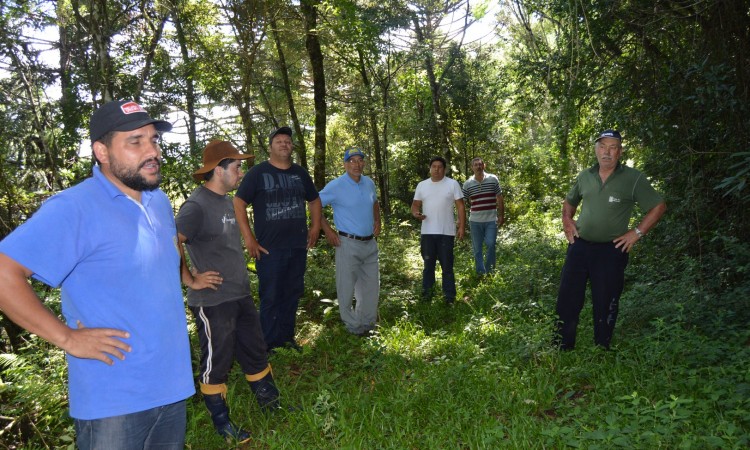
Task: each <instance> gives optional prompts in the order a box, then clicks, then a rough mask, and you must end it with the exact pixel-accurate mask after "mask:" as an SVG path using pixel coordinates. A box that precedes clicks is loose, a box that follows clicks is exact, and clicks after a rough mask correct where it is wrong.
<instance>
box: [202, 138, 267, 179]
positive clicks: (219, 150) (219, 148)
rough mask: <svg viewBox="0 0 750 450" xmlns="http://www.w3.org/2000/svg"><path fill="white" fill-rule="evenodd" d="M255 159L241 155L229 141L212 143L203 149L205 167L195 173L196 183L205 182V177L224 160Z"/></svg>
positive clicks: (244, 154) (251, 156)
mask: <svg viewBox="0 0 750 450" xmlns="http://www.w3.org/2000/svg"><path fill="white" fill-rule="evenodd" d="M227 158H230V159H255V155H248V154H246V153H240V152H239V151H238V150H237V149H236V148H234V145H232V144H231V143H230V142H227V141H211V142H209V143H208V145H207V146H206V148H204V149H203V167H201V168H200V169H198V170H196V171H195V172H194V173H193V178H194V179H195V181H198V182H200V181H203V176H204V175H205V174H206V173H208V172H210V171H211V170H213V169H214V168H215V167H216V166H218V165H219V163H220V162H221V161H222V160H224V159H227Z"/></svg>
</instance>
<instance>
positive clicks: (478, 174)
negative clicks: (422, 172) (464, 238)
mask: <svg viewBox="0 0 750 450" xmlns="http://www.w3.org/2000/svg"><path fill="white" fill-rule="evenodd" d="M471 170H472V171H473V172H474V176H472V177H471V178H469V179H468V180H466V182H465V183H464V186H463V192H464V199H466V201H468V202H469V204H470V206H471V210H470V213H469V229H470V230H471V244H472V245H471V246H472V249H473V251H474V265H475V268H476V271H477V273H478V274H480V275H483V274H486V273H489V272H491V271H492V269H494V268H495V241H496V239H497V229H498V227H500V226H501V225H502V224H503V223H504V222H505V205H504V203H503V191H502V189H500V182H499V181H498V179H497V177H496V176H495V175H492V174H491V173H487V172H485V171H484V161H482V158H474V159H472V160H471ZM485 246H486V247H487V255H486V256H483V254H482V253H483V247H485Z"/></svg>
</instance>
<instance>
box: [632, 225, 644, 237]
mask: <svg viewBox="0 0 750 450" xmlns="http://www.w3.org/2000/svg"><path fill="white" fill-rule="evenodd" d="M633 231H635V234H637V235H638V237H639V238H642V237H643V231H641V230H639V229H638V227H635V228H633Z"/></svg>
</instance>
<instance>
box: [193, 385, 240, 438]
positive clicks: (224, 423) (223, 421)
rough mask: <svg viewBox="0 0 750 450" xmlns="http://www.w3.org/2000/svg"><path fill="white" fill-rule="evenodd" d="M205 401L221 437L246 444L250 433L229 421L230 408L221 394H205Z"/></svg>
mask: <svg viewBox="0 0 750 450" xmlns="http://www.w3.org/2000/svg"><path fill="white" fill-rule="evenodd" d="M203 401H204V402H206V408H208V412H209V413H211V420H212V421H213V422H214V427H215V428H216V432H217V433H219V435H221V436H223V437H224V439H226V440H227V441H232V440H236V441H239V442H245V441H247V440H249V439H250V433H248V432H247V431H245V430H243V429H242V428H240V427H238V426H237V425H235V424H233V423H232V421H230V420H229V407H228V406H227V402H226V401H225V400H224V397H223V396H222V395H221V394H212V395H206V394H203Z"/></svg>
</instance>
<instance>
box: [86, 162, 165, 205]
mask: <svg viewBox="0 0 750 450" xmlns="http://www.w3.org/2000/svg"><path fill="white" fill-rule="evenodd" d="M94 179H95V180H96V181H98V182H99V184H101V185H102V189H104V192H106V193H107V195H108V196H109V197H110V198H112V199H115V198H116V197H119V196H122V197H127V198H130V199H131V200H133V201H135V199H133V198H131V197H130V196H129V195H127V194H125V193H124V192H122V191H121V190H120V189H119V188H118V187H117V186H115V185H114V184H113V183H112V182H111V181H109V179H108V178H107V177H106V176H105V175H104V174H103V173H102V168H101V167H99V165H95V166H94ZM153 194H154V193H153V192H151V191H141V202H140V203H141V204H142V205H144V206H146V205H148V204H149V202H150V201H151V198H152V197H153Z"/></svg>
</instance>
